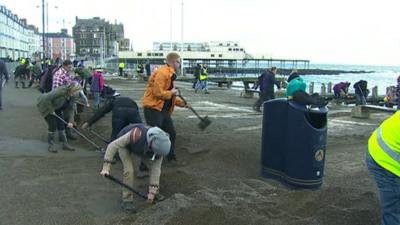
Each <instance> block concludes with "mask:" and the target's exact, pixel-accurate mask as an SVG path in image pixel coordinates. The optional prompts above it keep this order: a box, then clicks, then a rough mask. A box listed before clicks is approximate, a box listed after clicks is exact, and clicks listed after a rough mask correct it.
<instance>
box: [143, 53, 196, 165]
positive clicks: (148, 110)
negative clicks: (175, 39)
mask: <svg viewBox="0 0 400 225" xmlns="http://www.w3.org/2000/svg"><path fill="white" fill-rule="evenodd" d="M166 62H167V64H166V65H163V66H161V67H160V68H158V69H157V70H156V71H155V72H154V73H153V74H152V75H151V76H150V79H149V82H148V84H147V87H146V91H145V93H144V98H143V108H144V118H145V119H146V122H147V124H148V125H150V126H157V127H159V128H161V129H162V130H164V131H165V132H167V133H168V134H169V138H170V140H171V149H170V152H169V154H168V156H167V159H168V160H169V161H171V160H174V161H176V155H175V149H174V148H175V137H176V132H175V127H174V123H173V121H172V118H171V114H172V112H173V111H174V107H175V105H176V106H180V107H186V108H190V107H191V106H190V105H187V104H185V103H184V101H183V100H182V99H181V98H179V97H177V96H176V95H177V93H178V90H177V89H176V88H175V86H174V80H175V79H176V74H175V71H176V69H178V68H179V67H180V63H181V62H180V56H179V55H178V54H177V53H174V52H172V53H169V54H168V55H167V59H166Z"/></svg>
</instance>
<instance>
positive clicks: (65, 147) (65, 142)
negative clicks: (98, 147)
mask: <svg viewBox="0 0 400 225" xmlns="http://www.w3.org/2000/svg"><path fill="white" fill-rule="evenodd" d="M58 135H59V137H60V139H61V140H62V146H63V150H66V151H75V148H73V147H72V146H71V145H69V144H68V139H67V134H66V133H65V130H62V131H58Z"/></svg>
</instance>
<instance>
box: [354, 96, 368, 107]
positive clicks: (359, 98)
mask: <svg viewBox="0 0 400 225" xmlns="http://www.w3.org/2000/svg"><path fill="white" fill-rule="evenodd" d="M365 99H366V98H365V97H364V96H363V95H358V94H356V105H366V104H367V102H366V101H365Z"/></svg>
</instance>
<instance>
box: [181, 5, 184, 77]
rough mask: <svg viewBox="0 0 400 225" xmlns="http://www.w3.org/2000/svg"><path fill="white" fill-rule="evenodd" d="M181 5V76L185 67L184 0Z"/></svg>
mask: <svg viewBox="0 0 400 225" xmlns="http://www.w3.org/2000/svg"><path fill="white" fill-rule="evenodd" d="M181 4H182V6H181V76H183V74H184V71H183V70H184V67H183V47H184V46H183V0H182V3H181Z"/></svg>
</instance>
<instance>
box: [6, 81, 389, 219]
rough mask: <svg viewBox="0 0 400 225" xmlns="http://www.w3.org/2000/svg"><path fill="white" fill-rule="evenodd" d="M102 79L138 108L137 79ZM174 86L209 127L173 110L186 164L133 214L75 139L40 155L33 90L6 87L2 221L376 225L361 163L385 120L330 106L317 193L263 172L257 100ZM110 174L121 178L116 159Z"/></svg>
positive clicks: (104, 129) (42, 141)
mask: <svg viewBox="0 0 400 225" xmlns="http://www.w3.org/2000/svg"><path fill="white" fill-rule="evenodd" d="M106 83H108V84H110V85H111V86H112V87H114V88H115V89H117V91H118V92H120V93H121V94H122V95H124V96H129V97H131V98H133V99H134V100H135V101H137V102H138V104H139V105H140V106H141V98H142V96H143V92H144V88H145V84H144V83H141V82H137V81H117V80H114V81H107V82H106ZM177 86H178V87H180V88H181V89H182V94H183V95H184V97H186V99H187V100H188V101H189V102H190V103H191V104H192V105H193V107H194V108H195V109H196V110H198V111H199V112H200V114H201V115H209V118H211V119H212V120H213V123H212V124H211V125H210V126H209V127H208V128H207V129H206V130H205V131H201V130H200V129H199V128H198V127H197V123H198V122H199V121H198V119H196V118H195V116H194V115H193V114H192V113H191V112H190V111H189V110H187V109H180V108H179V109H177V110H176V111H175V112H174V114H173V119H174V122H175V126H176V131H177V143H176V151H177V156H178V160H179V161H184V162H185V163H186V165H183V166H182V165H181V166H175V165H171V164H169V163H168V162H165V163H164V164H163V169H162V177H161V192H162V194H163V195H165V196H167V197H168V199H167V200H165V201H163V202H160V203H157V204H155V205H148V204H147V203H146V202H144V201H143V200H142V199H140V198H139V197H138V198H135V204H136V205H137V207H138V211H139V212H138V213H136V214H129V213H125V212H123V211H121V210H120V208H119V201H120V188H119V187H118V186H117V185H115V184H112V183H110V181H108V180H106V179H104V178H102V177H101V176H100V175H99V172H100V169H101V166H102V158H101V155H100V154H99V153H98V152H96V151H94V148H93V147H92V146H91V145H89V144H88V143H86V142H85V141H84V140H78V141H74V142H71V144H72V145H73V146H75V147H77V148H78V149H77V151H76V152H65V151H59V153H58V154H51V153H48V152H47V144H46V136H47V131H46V129H47V128H46V124H45V121H44V120H43V119H42V118H41V117H40V116H39V113H38V111H37V109H36V106H35V104H36V98H37V97H38V96H39V92H38V91H37V90H34V89H15V88H14V87H13V84H12V83H11V82H10V83H9V84H8V86H7V87H6V88H5V89H4V90H3V91H4V92H3V95H4V97H3V98H4V99H3V101H4V103H3V106H4V110H3V111H0V125H1V126H0V170H1V171H2V172H1V173H0V181H1V188H0V200H1V207H0V224H5V225H6V224H7V225H8V224H10V225H11V224H169V225H177V224H190V225H195V224H199V225H200V224H204V225H206V224H207V225H208V224H218V225H220V224H229V225H236V224H237V225H239V224H240V225H241V224H254V225H256V224H257V225H258V224H271V225H272V224H273V225H303V224H304V225H319V224H321V225H337V224H341V225H347V224H348V225H374V224H378V222H379V217H380V216H379V213H380V209H379V204H378V197H377V190H376V187H375V184H374V182H373V180H372V179H371V177H370V176H369V174H368V173H367V169H366V166H365V162H364V161H365V160H364V158H365V151H366V147H367V140H368V137H369V135H370V133H371V132H372V131H373V129H374V128H375V127H376V126H378V125H379V124H380V122H381V121H382V120H383V119H384V118H386V117H387V116H389V115H387V114H373V115H372V117H371V119H366V120H357V119H352V118H351V117H350V113H349V111H350V108H347V107H339V106H334V107H333V108H332V109H331V111H330V114H329V122H328V147H327V152H326V164H325V177H324V183H323V185H322V187H321V188H320V189H319V190H291V189H288V188H287V187H285V186H283V185H282V184H280V183H279V182H276V181H274V180H271V179H264V178H262V177H261V176H260V170H261V165H260V146H261V121H262V115H261V114H259V113H255V112H253V111H252V109H251V106H252V104H253V103H254V101H255V100H256V99H255V98H254V99H245V98H240V92H239V91H237V90H229V89H226V88H218V87H211V88H210V92H211V94H209V95H206V94H202V93H198V94H195V93H194V91H193V90H192V89H191V84H189V83H181V82H178V83H177ZM142 113H143V112H142V111H141V114H142ZM91 114H92V113H91V112H85V113H84V114H83V116H82V117H83V118H87V117H88V116H90V115H91ZM142 116H143V114H142ZM110 121H111V114H110V115H107V116H106V117H104V118H103V119H101V120H100V121H99V122H98V123H97V124H95V125H94V129H96V130H97V131H98V132H99V133H101V134H103V135H104V136H106V137H108V136H109V134H110V127H111V122H110ZM88 135H89V137H91V138H93V140H95V141H96V143H98V144H99V145H102V142H101V141H100V140H99V139H95V138H94V137H93V136H91V135H90V134H88ZM57 146H58V148H61V146H60V144H58V145H57ZM111 173H112V174H115V175H116V176H117V177H121V174H122V172H121V165H120V163H118V164H117V165H114V166H113V167H112V171H111ZM147 182H148V181H147V179H136V180H135V186H136V187H137V188H138V189H139V190H141V191H143V192H144V191H145V190H146V187H147Z"/></svg>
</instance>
